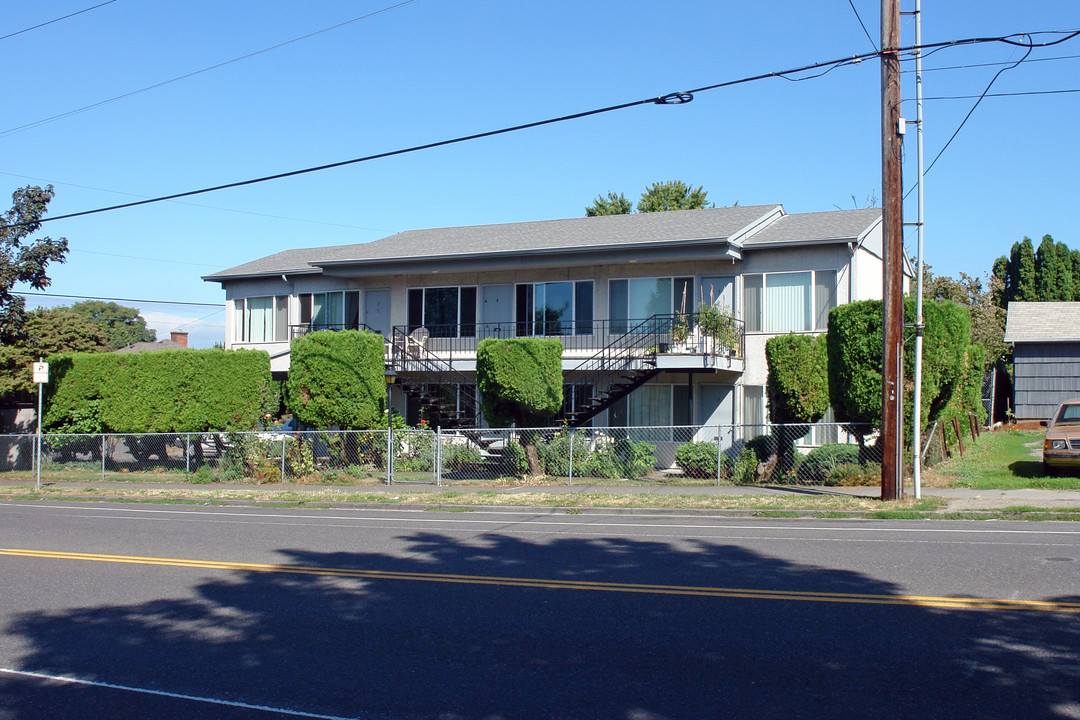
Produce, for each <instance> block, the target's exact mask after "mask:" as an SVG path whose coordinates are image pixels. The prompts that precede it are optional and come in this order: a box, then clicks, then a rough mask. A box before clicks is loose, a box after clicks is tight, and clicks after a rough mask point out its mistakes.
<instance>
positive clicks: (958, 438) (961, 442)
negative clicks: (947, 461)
mask: <svg viewBox="0 0 1080 720" xmlns="http://www.w3.org/2000/svg"><path fill="white" fill-rule="evenodd" d="M952 428H953V430H954V431H955V432H956V444H957V445H958V446H959V447H960V457H964V437H963V436H962V435H961V434H960V421H959V420H958V419H957V418H956V417H955V416H954V417H953V419H952Z"/></svg>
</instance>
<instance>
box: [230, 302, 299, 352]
mask: <svg viewBox="0 0 1080 720" xmlns="http://www.w3.org/2000/svg"><path fill="white" fill-rule="evenodd" d="M233 306H234V308H235V312H236V316H235V317H236V326H235V329H234V333H233V337H234V339H235V340H236V341H237V342H250V343H267V342H287V341H288V339H289V296H288V295H267V296H263V297H250V298H241V299H239V300H235V301H233Z"/></svg>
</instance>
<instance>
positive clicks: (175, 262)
mask: <svg viewBox="0 0 1080 720" xmlns="http://www.w3.org/2000/svg"><path fill="white" fill-rule="evenodd" d="M68 250H69V251H70V252H77V253H86V254H88V255H104V256H105V257H115V258H124V259H125V260H146V261H147V262H158V263H168V264H170V265H191V266H192V267H204V268H209V267H212V268H216V267H220V266H218V265H210V264H208V263H193V262H184V261H183V260H162V259H161V258H148V257H139V256H138V255H120V254H118V253H107V252H97V251H95V250H76V249H75V248H68Z"/></svg>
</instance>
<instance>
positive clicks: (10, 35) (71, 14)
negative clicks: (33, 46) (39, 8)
mask: <svg viewBox="0 0 1080 720" xmlns="http://www.w3.org/2000/svg"><path fill="white" fill-rule="evenodd" d="M114 2H116V0H106V2H103V3H98V4H97V5H94V6H93V7H88V8H84V9H83V10H79V11H78V12H73V13H68V14H67V15H64V16H63V17H58V18H56V19H55V20H48V21H46V22H43V23H38V24H37V25H33V26H31V27H28V28H24V29H23V30H17V31H15V32H13V33H8V34H7V35H0V40H7V39H8V38H13V37H15V36H16V35H22V34H23V33H28V32H30V31H31V30H37V29H38V28H43V27H45V26H46V25H52V24H53V23H58V22H60V21H61V20H67V19H68V18H71V17H75V16H76V15H82V14H83V13H85V12H90V11H91V10H97V9H98V8H99V7H105V6H106V5H111V4H112V3H114Z"/></svg>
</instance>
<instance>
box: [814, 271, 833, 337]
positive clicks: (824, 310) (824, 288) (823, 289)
mask: <svg viewBox="0 0 1080 720" xmlns="http://www.w3.org/2000/svg"><path fill="white" fill-rule="evenodd" d="M834 307H836V271H835V270H818V271H817V272H816V273H814V329H815V330H828V329H829V310H831V309H833V308H834Z"/></svg>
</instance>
